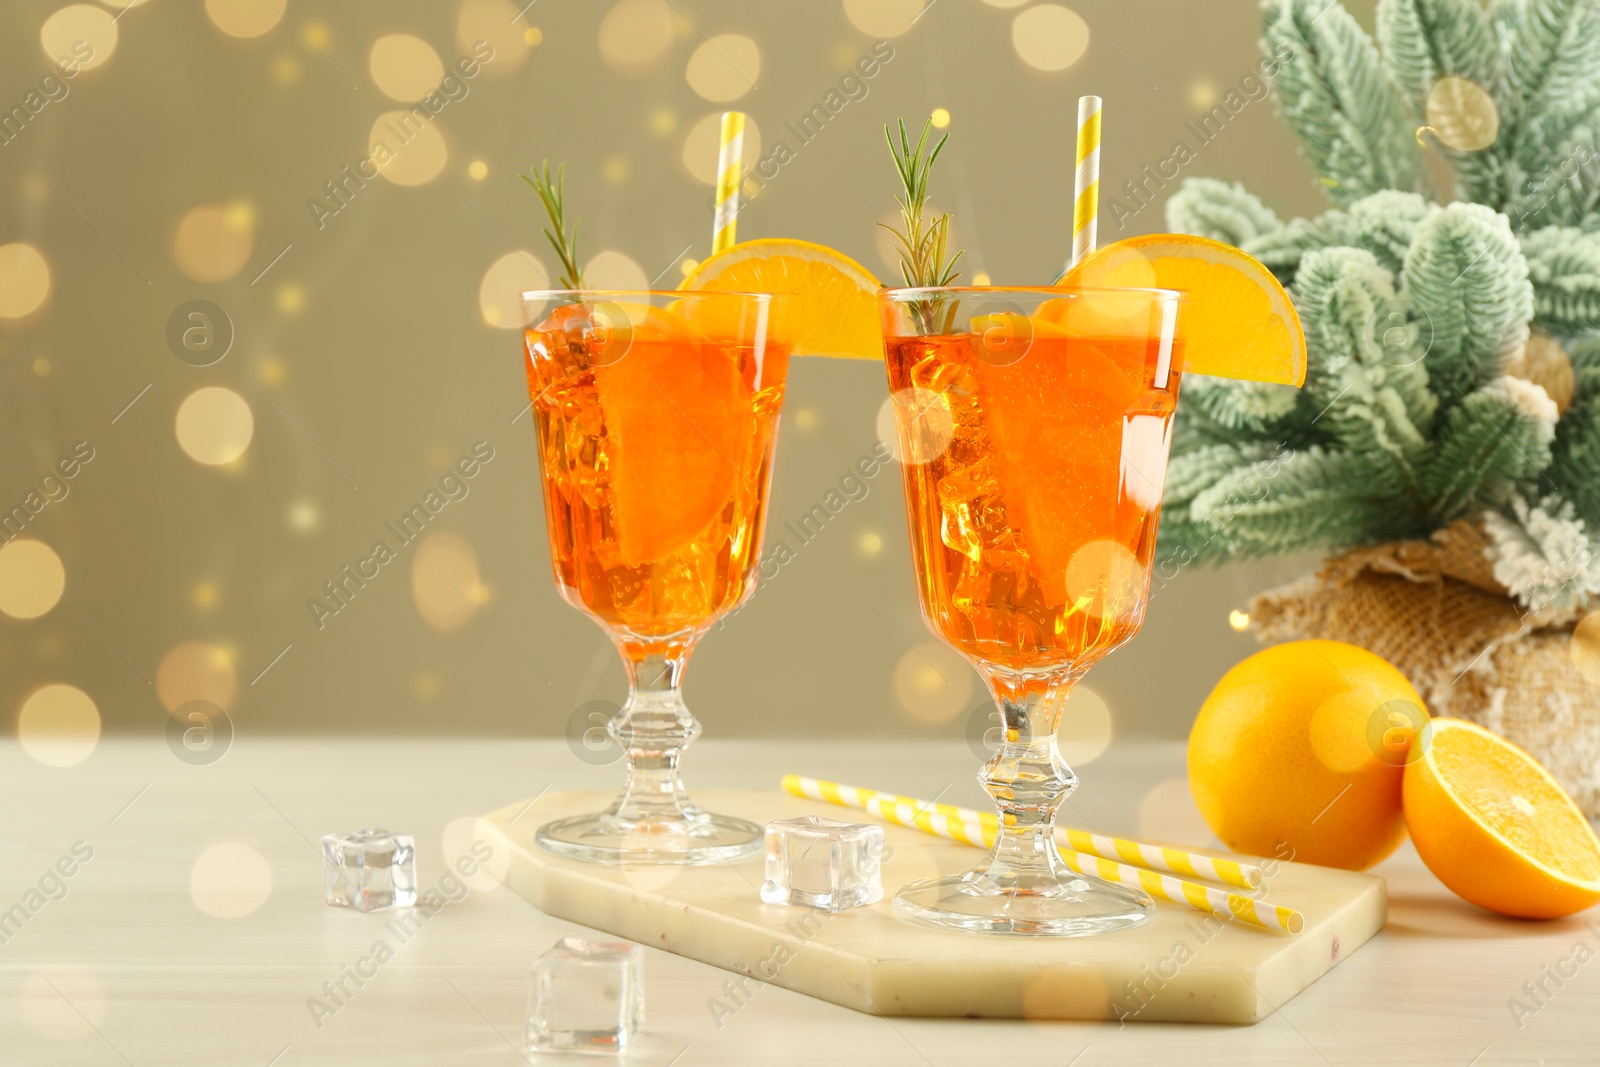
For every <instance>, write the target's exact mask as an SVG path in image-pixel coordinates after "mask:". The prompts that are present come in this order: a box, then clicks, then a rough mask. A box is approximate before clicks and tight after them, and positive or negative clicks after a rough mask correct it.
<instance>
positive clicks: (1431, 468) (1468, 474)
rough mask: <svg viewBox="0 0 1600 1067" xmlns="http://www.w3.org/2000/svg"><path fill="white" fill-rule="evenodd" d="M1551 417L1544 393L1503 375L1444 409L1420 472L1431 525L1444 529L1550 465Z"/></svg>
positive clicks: (1553, 421) (1553, 417)
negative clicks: (1473, 508) (1430, 453)
mask: <svg viewBox="0 0 1600 1067" xmlns="http://www.w3.org/2000/svg"><path fill="white" fill-rule="evenodd" d="M1556 418H1557V411H1556V405H1555V401H1553V400H1551V399H1550V396H1549V394H1548V393H1546V392H1545V391H1544V390H1543V389H1542V388H1540V387H1539V386H1537V385H1534V384H1533V383H1532V382H1525V381H1523V380H1522V379H1520V378H1512V377H1508V376H1502V377H1500V378H1496V379H1495V380H1494V381H1492V382H1490V383H1489V384H1488V385H1486V386H1484V387H1483V388H1481V389H1478V390H1477V391H1475V392H1473V393H1471V394H1470V395H1468V396H1467V397H1466V398H1465V399H1464V400H1463V401H1462V402H1461V403H1460V404H1459V405H1457V406H1456V407H1453V408H1451V409H1449V411H1448V412H1447V413H1446V415H1445V416H1444V419H1443V428H1442V429H1441V431H1440V433H1439V435H1438V440H1437V444H1436V446H1435V448H1434V449H1433V452H1432V458H1431V460H1430V462H1429V464H1428V468H1427V470H1426V471H1424V472H1423V479H1422V488H1423V496H1424V499H1425V500H1426V502H1427V505H1428V514H1427V518H1428V521H1429V522H1430V524H1431V525H1433V526H1447V525H1449V524H1450V523H1451V522H1453V521H1454V520H1456V519H1457V518H1460V517H1461V516H1462V515H1464V514H1465V513H1466V512H1467V511H1468V510H1470V509H1471V508H1472V507H1473V506H1474V505H1475V504H1476V505H1477V506H1479V507H1482V506H1484V505H1486V504H1492V503H1494V502H1495V501H1496V500H1497V498H1499V497H1502V496H1504V495H1505V492H1506V490H1507V489H1508V488H1509V487H1510V486H1512V485H1515V484H1516V483H1518V482H1522V481H1525V480H1527V479H1530V478H1532V477H1534V476H1535V475H1537V474H1538V473H1539V472H1540V471H1542V470H1543V469H1544V468H1545V467H1546V465H1548V464H1549V462H1550V455H1551V452H1550V447H1551V443H1552V442H1553V440H1554V438H1555V424H1556Z"/></svg>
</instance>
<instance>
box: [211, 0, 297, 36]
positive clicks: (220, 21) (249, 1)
mask: <svg viewBox="0 0 1600 1067" xmlns="http://www.w3.org/2000/svg"><path fill="white" fill-rule="evenodd" d="M286 3H287V0H206V15H207V16H208V17H209V18H210V19H211V21H212V23H213V24H214V25H215V26H216V27H217V29H219V30H221V31H222V32H223V33H225V34H227V35H228V36H229V37H260V36H261V35H262V34H263V33H266V32H267V31H268V30H270V29H272V27H274V26H276V25H277V24H278V22H279V21H280V20H281V19H282V18H283V9H284V5H285V4H286Z"/></svg>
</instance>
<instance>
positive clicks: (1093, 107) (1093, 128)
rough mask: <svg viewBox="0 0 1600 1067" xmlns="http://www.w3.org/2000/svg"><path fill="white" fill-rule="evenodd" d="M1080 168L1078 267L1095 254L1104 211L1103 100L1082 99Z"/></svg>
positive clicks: (1075, 207) (1075, 218)
mask: <svg viewBox="0 0 1600 1067" xmlns="http://www.w3.org/2000/svg"><path fill="white" fill-rule="evenodd" d="M1077 161H1078V169H1077V172H1076V175H1075V177H1074V180H1073V201H1072V259H1071V261H1069V262H1068V263H1067V267H1068V268H1071V267H1074V266H1076V265H1077V264H1078V263H1079V262H1080V261H1081V260H1082V259H1083V257H1084V256H1086V255H1088V254H1089V253H1090V252H1093V251H1094V241H1095V233H1094V231H1095V218H1096V216H1097V214H1098V213H1099V210H1100V98H1099V97H1098V96H1080V97H1078V153H1077Z"/></svg>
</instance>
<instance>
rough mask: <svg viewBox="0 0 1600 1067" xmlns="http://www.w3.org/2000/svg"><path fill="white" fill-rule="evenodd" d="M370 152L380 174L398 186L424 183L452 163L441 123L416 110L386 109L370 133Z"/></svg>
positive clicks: (368, 137) (368, 145) (368, 146)
mask: <svg viewBox="0 0 1600 1067" xmlns="http://www.w3.org/2000/svg"><path fill="white" fill-rule="evenodd" d="M367 150H368V155H369V156H371V158H372V161H373V163H374V164H376V165H377V168H378V173H379V174H381V175H383V176H384V177H385V178H387V179H389V180H390V181H392V182H394V183H395V184H396V185H424V184H426V183H428V182H431V181H432V180H433V179H435V178H437V177H438V176H439V173H440V172H441V171H443V170H444V167H445V164H446V163H448V162H450V149H449V148H448V147H446V145H445V143H444V135H443V134H442V133H440V132H439V124H438V123H437V122H433V121H431V120H430V121H426V122H425V121H423V119H422V118H421V117H420V116H419V115H417V114H416V113H415V112H413V111H385V112H384V113H383V114H381V115H379V116H378V118H377V120H376V121H375V122H373V124H372V132H371V133H370V134H368V136H367Z"/></svg>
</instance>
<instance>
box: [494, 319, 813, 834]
mask: <svg viewBox="0 0 1600 1067" xmlns="http://www.w3.org/2000/svg"><path fill="white" fill-rule="evenodd" d="M773 300H774V298H773V297H771V296H765V295H750V294H736V293H680V292H671V293H588V292H584V293H572V292H563V293H545V292H541V293H530V294H526V295H525V301H526V304H527V306H528V308H529V311H530V314H529V319H530V321H531V320H535V319H536V320H537V323H536V325H532V326H530V327H528V329H527V331H526V341H527V344H526V355H527V372H528V388H529V393H530V395H531V397H532V400H533V410H534V415H535V418H536V421H537V424H538V431H539V458H540V465H541V469H542V472H543V479H544V500H545V518H546V522H547V525H548V528H549V534H550V555H551V561H552V563H553V564H554V568H555V576H556V581H557V583H558V585H559V586H560V589H561V595H562V596H563V597H564V598H565V599H566V600H567V602H568V603H570V604H572V605H573V606H574V607H577V608H580V609H582V610H583V611H585V612H587V613H588V614H589V615H590V616H592V617H593V618H594V619H595V620H596V621H597V622H599V623H600V625H601V626H602V627H603V628H604V629H605V630H606V632H607V633H608V634H609V635H610V636H611V637H612V639H613V640H614V641H615V642H616V644H617V647H618V648H619V650H620V651H621V652H622V654H623V657H624V659H625V661H626V663H627V666H628V672H629V682H630V689H631V692H630V695H629V698H628V703H627V704H626V705H625V706H624V707H623V708H622V710H621V711H620V712H619V713H618V715H617V717H616V718H614V719H613V720H612V722H611V724H610V725H609V726H608V730H609V732H610V733H611V735H612V736H613V737H614V738H616V739H617V740H618V741H619V742H620V743H621V744H622V745H623V747H624V748H625V750H626V752H627V756H628V762H629V779H628V784H627V788H626V789H625V790H624V792H623V794H622V795H621V796H620V797H619V798H618V800H617V802H616V803H615V804H613V805H612V807H611V808H610V809H609V810H608V811H606V812H602V813H599V814H598V815H592V816H581V817H579V818H576V819H568V820H562V821H561V822H559V823H552V824H549V825H547V826H545V827H543V828H541V830H540V834H539V841H540V843H541V844H542V845H544V846H545V847H547V848H550V849H552V850H554V851H558V852H562V853H564V854H568V855H575V856H579V857H581V858H585V859H590V860H595V861H599V862H675V863H697V862H714V861H716V860H720V859H725V858H728V857H729V856H733V855H739V854H742V853H744V852H748V851H751V850H753V849H754V848H759V847H760V845H761V830H760V828H759V827H756V826H755V825H754V824H752V823H747V822H744V821H743V820H737V819H729V818H725V817H722V816H715V815H709V814H707V813H705V812H703V811H701V810H700V809H699V808H698V807H696V806H695V805H694V804H693V803H692V802H690V801H689V799H688V798H687V796H686V795H685V794H684V792H683V787H682V785H681V783H680V782H679V780H678V775H677V764H678V761H679V759H680V757H681V752H682V749H683V748H684V747H686V746H687V745H688V744H689V742H690V741H692V740H693V739H694V737H695V736H696V735H697V734H698V733H699V724H698V723H697V722H695V720H694V717H693V716H692V715H690V714H689V711H688V709H687V708H686V707H685V706H684V704H683V701H682V698H681V695H680V694H679V691H678V686H679V683H680V680H681V675H682V671H683V667H684V663H685V661H686V660H687V658H688V656H689V653H690V652H691V651H692V649H693V647H694V644H695V642H696V641H698V640H699V638H700V637H701V636H702V635H703V634H704V633H705V632H706V630H707V629H709V628H710V626H711V625H712V623H714V622H715V621H716V620H717V618H718V617H719V616H721V615H723V614H724V613H726V612H727V611H729V610H730V609H732V608H733V607H735V606H736V605H738V603H739V602H740V601H741V600H742V599H743V598H744V597H746V596H747V595H749V593H750V592H751V591H752V590H753V588H754V582H753V580H752V579H753V578H754V574H755V569H756V565H757V560H758V555H759V552H760V547H761V532H762V525H763V520H764V517H765V513H766V502H767V486H768V481H769V476H770V472H771V463H772V451H773V441H774V437H775V435H776V432H777V423H778V411H779V408H780V406H781V404H782V401H783V387H784V380H785V375H786V372H787V369H788V355H789V353H788V348H787V346H786V345H785V344H784V343H783V342H782V341H781V340H779V339H778V338H777V337H776V336H775V331H774V319H773V314H772V310H773V308H772V304H773Z"/></svg>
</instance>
